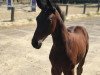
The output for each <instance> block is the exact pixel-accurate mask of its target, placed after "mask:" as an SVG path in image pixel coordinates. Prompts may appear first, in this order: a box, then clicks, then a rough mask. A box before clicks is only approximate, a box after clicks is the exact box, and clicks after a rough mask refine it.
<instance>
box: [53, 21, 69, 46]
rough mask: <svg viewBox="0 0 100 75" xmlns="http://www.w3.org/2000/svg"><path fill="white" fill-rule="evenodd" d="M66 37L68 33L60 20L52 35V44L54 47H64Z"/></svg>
mask: <svg viewBox="0 0 100 75" xmlns="http://www.w3.org/2000/svg"><path fill="white" fill-rule="evenodd" d="M68 35H69V33H68V31H67V29H66V27H65V25H64V22H63V21H62V20H61V21H59V22H57V24H56V28H55V31H54V32H53V33H52V38H53V44H54V45H55V46H60V45H63V46H65V43H66V41H67V40H68V38H69V36H68Z"/></svg>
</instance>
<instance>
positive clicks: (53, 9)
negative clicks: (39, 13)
mask: <svg viewBox="0 0 100 75" xmlns="http://www.w3.org/2000/svg"><path fill="white" fill-rule="evenodd" d="M46 1H47V6H48V7H49V8H51V10H52V11H53V12H55V8H54V7H53V6H52V4H51V2H50V0H46Z"/></svg>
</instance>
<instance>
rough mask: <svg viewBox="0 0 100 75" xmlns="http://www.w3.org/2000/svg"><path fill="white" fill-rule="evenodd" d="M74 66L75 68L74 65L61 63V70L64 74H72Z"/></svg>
mask: <svg viewBox="0 0 100 75" xmlns="http://www.w3.org/2000/svg"><path fill="white" fill-rule="evenodd" d="M74 68H75V65H73V66H72V65H70V66H66V65H64V64H63V66H62V70H63V73H64V75H74Z"/></svg>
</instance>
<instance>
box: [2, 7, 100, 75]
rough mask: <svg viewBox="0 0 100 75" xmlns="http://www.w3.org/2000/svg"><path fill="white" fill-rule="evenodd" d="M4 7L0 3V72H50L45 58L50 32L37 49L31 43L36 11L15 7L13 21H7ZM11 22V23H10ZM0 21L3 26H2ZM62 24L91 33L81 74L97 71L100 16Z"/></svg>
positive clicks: (43, 74) (13, 74)
mask: <svg viewBox="0 0 100 75" xmlns="http://www.w3.org/2000/svg"><path fill="white" fill-rule="evenodd" d="M3 8H6V7H5V6H3V7H0V75H40V74H41V75H51V72H50V69H51V64H50V62H49V59H48V57H49V53H50V49H51V46H52V39H51V36H49V37H48V38H47V39H46V40H45V41H44V42H43V45H42V48H41V49H39V50H37V49H34V48H33V47H32V46H31V39H32V37H33V34H34V31H35V28H36V23H35V22H34V19H35V18H36V16H37V14H38V12H39V11H37V12H36V13H35V12H27V10H30V8H23V9H24V10H25V11H24V10H23V11H22V10H21V8H19V7H17V9H16V14H15V15H16V21H15V22H16V23H17V24H16V23H15V22H8V21H9V18H10V17H9V11H7V10H6V9H3ZM18 8H19V9H18ZM2 10H4V11H2ZM2 13H4V14H2ZM33 16H34V17H33ZM27 19H28V21H27ZM31 20H33V21H31ZM26 22H28V23H26ZM8 23H9V24H8ZM11 23H12V25H13V26H10V27H9V25H10V24H11ZM2 24H5V26H4V27H2ZM15 24H16V25H17V26H16V25H15ZM19 24H20V26H18V25H19ZM65 24H66V26H72V25H81V26H84V27H86V29H87V31H88V33H89V37H90V48H89V52H88V55H87V59H86V62H85V65H84V71H83V74H82V75H100V58H99V57H100V50H99V49H100V17H89V18H83V19H77V20H72V21H66V22H65ZM23 25H24V26H23Z"/></svg>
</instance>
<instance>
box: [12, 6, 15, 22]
mask: <svg viewBox="0 0 100 75" xmlns="http://www.w3.org/2000/svg"><path fill="white" fill-rule="evenodd" d="M14 11H15V8H14V7H11V21H14Z"/></svg>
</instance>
